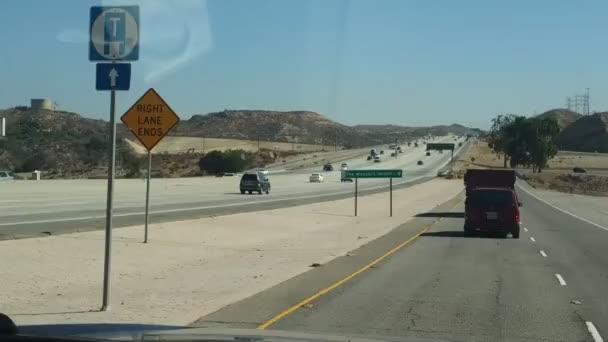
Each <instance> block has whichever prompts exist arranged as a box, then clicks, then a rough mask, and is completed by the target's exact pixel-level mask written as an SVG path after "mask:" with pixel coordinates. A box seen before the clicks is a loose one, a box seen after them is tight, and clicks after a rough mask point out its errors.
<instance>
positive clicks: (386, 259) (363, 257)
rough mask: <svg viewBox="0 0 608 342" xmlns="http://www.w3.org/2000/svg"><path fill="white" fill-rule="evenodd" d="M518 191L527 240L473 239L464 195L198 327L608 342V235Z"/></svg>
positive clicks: (449, 338) (205, 319)
mask: <svg viewBox="0 0 608 342" xmlns="http://www.w3.org/2000/svg"><path fill="white" fill-rule="evenodd" d="M518 192H519V196H520V200H521V201H522V202H523V204H524V206H523V207H522V234H521V237H520V239H512V238H507V239H501V238H498V237H494V236H477V237H470V238H468V237H465V236H464V234H463V232H462V226H463V203H462V200H463V195H462V194H461V195H459V196H458V197H457V198H454V199H451V200H449V201H448V202H446V203H444V204H442V205H441V206H439V207H438V208H436V209H435V210H433V212H432V213H430V214H428V213H427V214H426V215H424V216H423V217H418V218H416V219H414V220H412V221H410V222H408V223H406V224H404V225H402V226H401V227H399V228H397V229H395V230H394V231H392V232H391V233H389V234H388V235H385V236H384V237H381V238H379V239H377V240H374V241H372V242H370V243H368V244H366V245H364V246H362V247H361V248H359V249H357V250H355V251H352V252H351V253H349V255H347V256H343V257H340V258H337V259H335V260H333V261H332V262H330V263H328V264H326V265H322V266H321V267H317V268H312V269H311V270H310V271H309V272H306V273H304V274H302V275H300V276H297V277H295V278H292V279H291V280H289V281H286V282H284V283H282V284H279V285H277V286H275V287H273V288H271V289H269V290H267V291H264V292H261V293H259V294H258V295H255V296H253V297H250V298H248V299H245V300H243V301H241V302H238V303H236V304H233V305H231V306H228V307H225V308H223V309H221V310H219V311H217V312H215V313H213V314H210V315H208V316H206V317H203V318H201V319H200V320H198V321H196V322H194V323H193V325H194V326H204V327H217V326H222V327H225V326H230V327H241V328H254V327H257V328H259V329H276V330H289V331H303V332H323V333H331V334H336V335H353V334H354V335H368V336H375V337H378V336H393V337H394V336H399V337H420V338H429V339H431V340H437V339H439V340H447V341H596V342H597V341H602V340H601V334H603V335H604V337H605V336H606V334H608V296H607V295H606V289H608V253H606V246H608V231H607V230H605V229H602V228H599V227H596V226H593V225H590V224H588V223H586V222H584V221H582V220H580V219H577V218H575V217H573V216H571V215H568V214H566V213H564V212H563V211H560V210H557V209H555V208H553V207H551V206H550V205H548V204H546V203H544V202H542V201H540V200H538V199H536V198H535V197H532V196H531V195H529V194H528V193H526V192H525V191H523V190H521V189H519V190H518ZM523 228H525V229H523Z"/></svg>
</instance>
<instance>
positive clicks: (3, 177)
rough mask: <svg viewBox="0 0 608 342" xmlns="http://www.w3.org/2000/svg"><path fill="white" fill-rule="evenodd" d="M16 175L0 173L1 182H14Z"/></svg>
mask: <svg viewBox="0 0 608 342" xmlns="http://www.w3.org/2000/svg"><path fill="white" fill-rule="evenodd" d="M14 179H15V175H14V174H13V173H12V172H10V171H0V181H5V180H14Z"/></svg>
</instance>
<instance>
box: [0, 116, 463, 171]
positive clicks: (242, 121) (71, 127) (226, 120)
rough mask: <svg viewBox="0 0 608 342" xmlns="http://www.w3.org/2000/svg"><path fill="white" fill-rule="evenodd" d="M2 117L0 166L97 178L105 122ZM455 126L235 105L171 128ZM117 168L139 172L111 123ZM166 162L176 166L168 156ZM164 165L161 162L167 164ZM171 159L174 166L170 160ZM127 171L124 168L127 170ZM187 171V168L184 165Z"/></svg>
mask: <svg viewBox="0 0 608 342" xmlns="http://www.w3.org/2000/svg"><path fill="white" fill-rule="evenodd" d="M0 117H5V118H7V137H5V138H0V169H7V170H12V171H16V172H31V171H33V170H47V171H50V173H51V176H52V177H60V178H75V177H97V176H100V175H102V174H104V173H105V170H106V160H107V150H108V144H109V143H108V134H109V130H108V128H109V127H108V123H107V122H106V121H103V120H95V119H89V118H84V117H82V116H80V115H79V114H76V113H70V112H65V111H49V110H41V111H32V110H31V109H30V108H28V107H16V108H11V109H7V110H0ZM470 131H471V130H469V129H468V128H466V127H463V126H460V125H451V126H435V127H430V128H422V127H418V128H409V127H401V126H355V127H350V126H346V125H342V124H339V123H336V122H334V121H331V120H329V119H327V118H325V117H324V116H322V115H320V114H318V113H314V112H308V111H293V112H276V111H253V110H235V111H228V110H227V111H223V112H218V113H210V114H206V115H194V116H192V118H190V119H189V120H183V121H182V122H180V124H179V125H178V126H177V127H176V129H175V130H174V131H173V132H172V135H176V136H190V137H209V138H237V139H249V140H254V141H255V140H257V139H260V140H263V141H278V142H298V143H309V144H325V145H333V144H334V143H335V141H336V138H337V142H338V145H340V146H344V147H346V148H350V147H359V146H370V145H377V144H384V143H389V142H393V141H394V140H395V139H396V138H397V139H399V140H405V139H408V138H415V137H418V136H422V135H426V134H429V133H430V134H435V135H441V134H447V133H454V134H465V133H467V132H470ZM117 137H118V142H117V173H118V175H119V176H120V175H121V173H124V174H125V175H127V174H128V173H129V172H139V164H140V163H141V160H139V159H138V157H137V156H136V155H135V153H133V151H132V148H131V147H129V146H130V145H129V144H127V143H126V142H125V139H131V140H134V137H133V136H132V135H131V133H129V132H128V131H127V130H126V128H125V127H124V126H123V125H122V124H119V125H117ZM167 163H169V164H171V163H173V164H171V165H170V167H171V168H174V169H180V167H179V166H178V165H177V164H175V163H174V161H173V160H170V161H168V162H167ZM169 164H167V165H169ZM174 164H175V165H174ZM129 170H130V171H129ZM184 172H186V174H191V173H192V172H193V171H192V170H189V169H188V170H185V171H184Z"/></svg>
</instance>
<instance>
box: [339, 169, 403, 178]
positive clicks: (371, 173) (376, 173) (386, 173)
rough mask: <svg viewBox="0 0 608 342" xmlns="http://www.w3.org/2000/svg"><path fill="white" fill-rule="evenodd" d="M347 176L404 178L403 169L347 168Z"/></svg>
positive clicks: (345, 174) (345, 172) (345, 173)
mask: <svg viewBox="0 0 608 342" xmlns="http://www.w3.org/2000/svg"><path fill="white" fill-rule="evenodd" d="M344 177H345V178H402V177H403V170H347V171H344Z"/></svg>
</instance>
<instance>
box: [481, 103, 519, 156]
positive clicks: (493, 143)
mask: <svg viewBox="0 0 608 342" xmlns="http://www.w3.org/2000/svg"><path fill="white" fill-rule="evenodd" d="M516 118H517V116H516V115H514V114H506V115H502V114H501V115H498V116H496V117H495V118H494V119H492V127H491V128H490V134H489V136H488V146H489V147H490V148H491V149H492V150H493V151H494V152H496V153H497V154H498V155H502V156H503V163H504V165H503V166H504V167H507V163H508V161H509V153H508V152H509V148H510V147H512V144H513V141H512V137H511V136H510V135H509V132H508V130H509V129H510V126H511V125H513V123H514V121H515V119H516Z"/></svg>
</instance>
